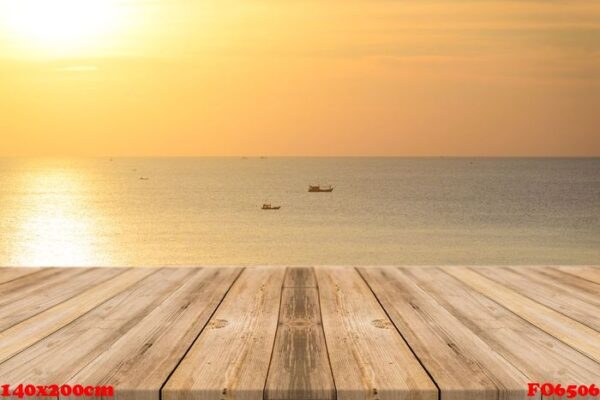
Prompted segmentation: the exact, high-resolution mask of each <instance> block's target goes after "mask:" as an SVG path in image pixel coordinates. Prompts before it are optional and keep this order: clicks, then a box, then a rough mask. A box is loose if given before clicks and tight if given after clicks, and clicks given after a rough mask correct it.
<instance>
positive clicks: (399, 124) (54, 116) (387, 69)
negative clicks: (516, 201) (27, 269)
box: [0, 0, 600, 156]
mask: <svg viewBox="0 0 600 400" xmlns="http://www.w3.org/2000/svg"><path fill="white" fill-rule="evenodd" d="M20 1H22V2H23V3H20V4H29V3H31V7H29V8H28V7H21V8H20V9H18V10H16V9H12V8H11V7H13V6H12V4H16V3H19V2H15V1H14V0H0V143H1V144H0V156H13V155H25V156H27V155H57V156H59V155H60V156H64V155H66V156H71V155H73V156H96V155H103V156H104V155H105V156H121V155H122V156H125V155H132V156H150V155H158V156H171V155H184V156H192V155H199V156H201V155H416V156H421V155H447V156H455V155H491V156H499V155H513V156H525V155H532V156H545V155H564V156H600V1H590V0H581V1H579V0H572V1H571V0H555V1H542V0H539V1H537V0H534V1H522V0H518V1H495V0H489V1H487V0H486V1H484V0H398V1H391V0H369V1H341V0H332V1H316V0H314V1H312V0H311V1H309V0H306V1H300V0H291V1H275V0H262V1H258V0H244V1H242V0H218V1H203V0H139V1H136V0H100V1H104V3H98V4H101V6H99V7H102V8H101V9H100V8H99V9H98V10H95V9H94V10H91V11H90V10H85V9H82V6H81V4H83V3H85V2H81V1H80V2H78V3H73V4H78V5H72V6H71V5H69V4H71V3H69V1H71V2H72V1H73V0H42V1H44V2H45V3H44V4H45V6H44V7H43V8H40V7H36V6H35V3H36V1H35V0H20ZM96 1H97V0H96ZM49 3H53V4H55V5H56V6H55V7H53V8H48V6H47V4H49ZM92 3H93V2H92ZM90 4H91V3H90ZM98 4H97V5H98ZM107 4H108V5H107ZM13 8H14V7H13ZM68 10H72V11H68Z"/></svg>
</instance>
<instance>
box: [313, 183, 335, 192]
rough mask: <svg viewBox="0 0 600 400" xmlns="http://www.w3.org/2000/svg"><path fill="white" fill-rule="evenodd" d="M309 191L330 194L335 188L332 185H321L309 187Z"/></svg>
mask: <svg viewBox="0 0 600 400" xmlns="http://www.w3.org/2000/svg"><path fill="white" fill-rule="evenodd" d="M308 191H309V192H317V193H319V192H325V193H330V192H333V186H331V185H327V186H321V185H316V186H313V185H308Z"/></svg>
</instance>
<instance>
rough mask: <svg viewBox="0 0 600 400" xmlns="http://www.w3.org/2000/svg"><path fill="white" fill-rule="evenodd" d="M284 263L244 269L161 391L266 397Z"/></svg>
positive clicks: (181, 399) (201, 397)
mask: <svg viewBox="0 0 600 400" xmlns="http://www.w3.org/2000/svg"><path fill="white" fill-rule="evenodd" d="M284 273H285V268H278V267H264V268H256V269H252V270H249V269H247V270H246V271H244V272H242V274H241V275H240V277H239V278H238V280H237V281H236V282H235V284H234V285H233V287H232V288H231V290H230V291H229V293H228V294H227V296H226V297H225V299H224V300H223V303H222V304H221V306H220V307H219V309H218V310H217V312H216V313H215V315H214V316H213V318H211V320H210V322H209V324H208V326H207V329H205V330H204V332H203V334H202V335H200V337H199V338H198V340H197V341H196V342H195V343H194V344H193V345H192V347H191V349H190V351H189V352H188V354H187V355H186V356H185V358H184V359H183V361H182V362H181V364H180V365H179V367H178V368H177V369H176V370H175V372H174V373H173V375H172V376H171V378H170V379H169V381H168V382H167V384H166V385H165V387H164V388H163V391H162V397H163V399H165V400H185V399H190V398H192V399H198V400H205V399H206V400H209V399H222V398H225V399H229V398H232V399H239V400H246V399H248V400H249V399H257V400H258V399H262V398H263V391H264V386H265V381H266V379H267V373H268V370H269V363H270V361H271V353H272V350H273V343H274V340H275V333H276V331H277V321H278V316H279V304H280V300H281V288H282V286H283V278H284Z"/></svg>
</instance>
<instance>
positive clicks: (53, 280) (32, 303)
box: [0, 268, 125, 332]
mask: <svg viewBox="0 0 600 400" xmlns="http://www.w3.org/2000/svg"><path fill="white" fill-rule="evenodd" d="M52 271H53V274H52V275H50V276H45V275H46V274H44V273H38V274H31V275H27V276H25V277H23V278H21V279H19V281H20V283H21V284H22V283H25V282H26V285H25V286H22V287H21V288H20V289H18V290H9V291H8V292H7V293H4V294H3V295H2V297H1V298H0V332H1V331H3V330H5V329H7V328H10V327H11V326H13V325H16V324H18V323H19V322H22V321H24V320H26V319H27V318H30V317H32V316H34V315H36V314H39V313H40V312H42V311H45V310H47V309H49V308H51V307H53V306H55V305H57V304H59V303H61V302H63V301H65V300H67V299H69V298H71V297H73V296H76V295H78V294H79V293H81V292H82V291H85V290H87V289H89V288H91V287H93V286H96V285H99V284H101V283H102V282H104V281H106V280H108V279H110V278H113V277H115V276H116V275H118V274H121V273H123V272H125V270H124V269H122V268H62V269H60V270H58V269H57V270H54V269H53V270H52ZM54 271H56V273H54ZM12 283H16V282H15V281H13V282H12ZM7 286H8V285H7Z"/></svg>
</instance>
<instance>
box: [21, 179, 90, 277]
mask: <svg viewBox="0 0 600 400" xmlns="http://www.w3.org/2000/svg"><path fill="white" fill-rule="evenodd" d="M17 185H18V188H19V190H18V193H20V195H19V196H17V198H15V199H13V200H14V201H18V202H19V203H18V209H19V210H20V213H19V215H16V216H15V217H14V218H12V221H13V224H14V228H15V234H16V235H17V236H18V237H20V240H17V241H14V242H16V243H20V244H19V248H17V249H15V248H13V249H9V254H10V258H11V259H12V261H13V262H12V263H11V264H12V265H17V266H87V265H93V264H95V263H97V262H98V261H99V260H98V254H99V252H98V251H97V250H98V249H97V248H96V247H97V246H95V245H94V237H95V233H96V223H97V218H95V217H94V213H95V211H96V210H95V209H94V207H91V206H90V203H91V202H90V201H88V199H89V196H88V195H86V193H89V192H90V189H91V188H90V187H89V186H90V185H89V184H88V183H87V182H86V179H85V176H82V174H81V173H80V172H79V171H74V170H70V169H64V168H56V169H52V168H51V169H40V168H36V169H33V170H30V171H29V172H28V173H27V174H24V176H22V180H21V181H20V182H17Z"/></svg>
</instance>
